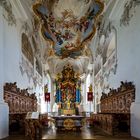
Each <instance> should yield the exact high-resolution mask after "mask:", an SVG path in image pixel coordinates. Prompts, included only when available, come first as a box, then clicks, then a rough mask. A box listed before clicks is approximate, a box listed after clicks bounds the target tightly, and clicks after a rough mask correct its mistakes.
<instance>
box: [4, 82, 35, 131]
mask: <svg viewBox="0 0 140 140" xmlns="http://www.w3.org/2000/svg"><path fill="white" fill-rule="evenodd" d="M4 100H5V102H6V103H8V106H9V125H10V131H11V130H12V131H14V130H15V131H16V130H19V127H20V128H21V129H23V128H24V119H25V116H26V114H27V112H33V111H37V99H36V96H35V93H33V94H29V93H28V89H20V88H18V87H17V85H16V82H14V83H6V84H5V86H4Z"/></svg>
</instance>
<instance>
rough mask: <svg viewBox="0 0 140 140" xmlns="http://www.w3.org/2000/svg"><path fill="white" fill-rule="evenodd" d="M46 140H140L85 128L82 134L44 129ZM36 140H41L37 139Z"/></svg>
mask: <svg viewBox="0 0 140 140" xmlns="http://www.w3.org/2000/svg"><path fill="white" fill-rule="evenodd" d="M46 139H61V140H68V139H69V140H80V139H93V140H138V139H136V138H132V137H130V136H128V135H126V134H120V135H117V136H109V135H107V134H105V133H103V132H101V131H100V130H99V129H97V128H88V127H84V128H83V129H82V131H81V132H66V133H64V132H57V131H56V129H55V128H44V129H43V133H42V140H46ZM3 140H30V138H29V137H25V136H24V135H10V136H9V137H8V138H5V139H3ZM36 140H39V138H37V139H36Z"/></svg>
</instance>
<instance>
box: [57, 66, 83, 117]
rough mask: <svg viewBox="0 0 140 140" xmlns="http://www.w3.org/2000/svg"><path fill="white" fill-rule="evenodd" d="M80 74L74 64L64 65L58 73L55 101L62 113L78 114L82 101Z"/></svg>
mask: <svg viewBox="0 0 140 140" xmlns="http://www.w3.org/2000/svg"><path fill="white" fill-rule="evenodd" d="M80 86H81V82H80V78H79V74H78V73H75V72H74V70H73V68H72V66H70V65H67V66H64V68H63V70H62V73H61V74H60V73H59V74H57V79H56V98H55V102H56V103H57V104H58V106H59V114H60V115H76V114H77V113H78V105H79V104H80V102H81V93H80Z"/></svg>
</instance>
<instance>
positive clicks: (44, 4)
mask: <svg viewBox="0 0 140 140" xmlns="http://www.w3.org/2000/svg"><path fill="white" fill-rule="evenodd" d="M103 9H104V4H103V3H102V2H101V1H100V0H38V1H37V2H36V3H34V4H33V12H34V13H35V15H36V16H37V17H38V20H39V22H40V23H41V33H42V35H43V37H44V39H45V40H46V41H49V42H50V43H51V47H52V48H53V51H54V54H55V55H56V56H59V57H60V58H62V59H63V58H67V57H70V58H77V57H79V56H81V55H82V52H83V49H84V47H85V45H87V43H88V42H89V41H90V40H91V39H92V38H93V36H94V34H95V31H96V27H95V25H96V20H97V18H98V16H99V15H100V14H101V13H102V11H103Z"/></svg>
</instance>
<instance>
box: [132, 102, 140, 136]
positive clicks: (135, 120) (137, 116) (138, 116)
mask: <svg viewBox="0 0 140 140" xmlns="http://www.w3.org/2000/svg"><path fill="white" fill-rule="evenodd" d="M131 136H133V137H135V138H140V102H134V103H132V105H131Z"/></svg>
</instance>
